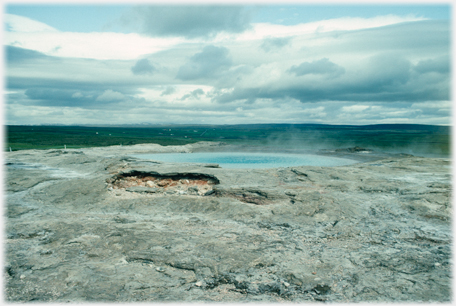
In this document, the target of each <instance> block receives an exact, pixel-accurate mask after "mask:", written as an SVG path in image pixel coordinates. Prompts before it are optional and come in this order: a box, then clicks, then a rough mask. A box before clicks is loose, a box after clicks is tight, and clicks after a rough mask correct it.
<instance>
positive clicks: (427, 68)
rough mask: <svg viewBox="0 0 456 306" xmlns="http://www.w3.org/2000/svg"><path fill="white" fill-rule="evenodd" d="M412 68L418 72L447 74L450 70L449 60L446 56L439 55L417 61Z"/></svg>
mask: <svg viewBox="0 0 456 306" xmlns="http://www.w3.org/2000/svg"><path fill="white" fill-rule="evenodd" d="M414 69H415V70H416V71H417V72H419V73H428V72H437V73H442V74H447V73H449V72H450V61H449V57H448V56H440V57H437V58H433V59H428V60H423V61H420V62H418V64H417V65H416V66H415V67H414Z"/></svg>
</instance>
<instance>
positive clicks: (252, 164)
mask: <svg viewBox="0 0 456 306" xmlns="http://www.w3.org/2000/svg"><path fill="white" fill-rule="evenodd" d="M130 156H133V157H136V158H141V159H149V160H154V161H161V162H169V163H203V164H219V166H220V167H222V168H249V169H251V168H255V169H258V168H263V169H264V168H279V167H292V166H320V167H334V166H345V165H351V164H355V163H357V162H358V161H355V160H351V159H346V158H338V157H329V156H320V155H313V154H287V153H251V152H249V153H247V152H217V153H206V152H204V153H202V152H200V153H156V154H132V155H130Z"/></svg>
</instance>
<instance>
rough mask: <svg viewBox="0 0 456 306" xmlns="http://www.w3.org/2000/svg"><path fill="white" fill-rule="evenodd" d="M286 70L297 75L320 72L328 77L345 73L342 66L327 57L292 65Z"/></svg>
mask: <svg viewBox="0 0 456 306" xmlns="http://www.w3.org/2000/svg"><path fill="white" fill-rule="evenodd" d="M288 71H289V72H291V73H294V74H295V75H297V76H302V75H306V74H321V75H327V76H330V77H338V76H340V75H342V74H344V73H345V69H344V68H343V67H341V66H339V65H337V64H335V63H333V62H331V61H330V60H329V59H328V58H322V59H320V60H317V61H313V62H304V63H302V64H301V65H299V66H292V67H291V68H290V69H289V70H288Z"/></svg>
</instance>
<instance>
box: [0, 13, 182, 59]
mask: <svg viewBox="0 0 456 306" xmlns="http://www.w3.org/2000/svg"><path fill="white" fill-rule="evenodd" d="M9 16H10V17H9V18H10V19H12V20H13V21H14V22H12V23H10V24H12V25H13V26H14V27H12V28H11V30H10V31H9V32H6V33H5V36H4V42H5V44H6V45H11V46H19V47H21V48H25V49H30V50H35V51H39V52H42V53H44V54H46V55H52V56H58V57H75V58H91V59H101V60H113V59H121V60H129V59H137V58H139V57H140V56H142V55H145V54H152V53H155V52H159V51H162V50H166V49H169V48H171V47H173V46H175V45H177V44H179V43H182V42H184V40H183V39H179V38H150V37H143V36H141V35H139V34H136V33H130V34H122V33H112V32H104V33H98V32H92V33H76V32H60V31H57V30H56V29H54V28H52V27H46V25H45V24H43V23H40V22H37V21H34V20H32V19H29V18H26V17H21V16H15V15H9ZM35 25H36V27H35ZM33 29H36V30H35V31H33Z"/></svg>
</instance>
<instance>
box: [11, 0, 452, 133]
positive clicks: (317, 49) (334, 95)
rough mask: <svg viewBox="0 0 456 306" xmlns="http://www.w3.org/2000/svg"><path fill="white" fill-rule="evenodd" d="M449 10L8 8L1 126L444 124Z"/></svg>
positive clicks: (361, 7) (447, 95) (408, 7)
mask: <svg viewBox="0 0 456 306" xmlns="http://www.w3.org/2000/svg"><path fill="white" fill-rule="evenodd" d="M450 15H451V7H450V6H449V5H448V4H444V3H440V4H436V5H420V4H414V5H412V4H404V5H392V4H379V5H362V4H354V3H353V4H345V5H343V4H324V5H309V4H307V3H290V4H287V5H273V4H268V3H264V4H261V3H259V4H255V3H253V4H251V5H248V6H241V5H239V4H226V3H225V4H224V5H214V4H210V3H204V4H200V5H192V4H191V3H181V4H175V5H171V6H163V5H159V4H157V3H155V4H153V5H150V4H149V5H146V4H144V3H143V4H135V5H125V4H122V5H121V4H117V3H113V4H111V5H109V4H108V3H102V4H99V5H87V4H81V5H63V4H60V5H59V4H58V3H51V4H47V5H44V4H41V5H40V4H34V3H32V4H19V3H18V4H14V3H10V4H7V5H6V6H5V7H4V16H3V17H4V18H3V20H4V31H5V33H4V35H3V36H4V37H3V40H4V44H5V48H4V51H5V53H6V56H5V58H6V63H5V65H4V67H5V68H4V70H5V76H6V78H5V89H4V92H5V94H4V96H5V98H4V110H5V115H4V118H5V119H4V120H5V123H6V124H55V123H56V124H74V125H76V124H135V123H152V124H155V123H165V124H168V123H172V124H176V123H179V124H180V123H182V124H242V123H324V124H356V125H363V124H379V123H419V124H437V125H449V124H451V121H452V120H451V119H452V118H451V101H450V99H451V98H450V93H451V90H450V89H451V87H450V86H451V82H450V70H451V69H450V62H451V61H450V54H451V50H450V47H451V46H450V38H451V33H450V31H451V24H450V22H451V18H450Z"/></svg>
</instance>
